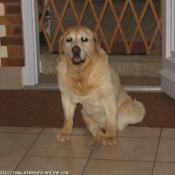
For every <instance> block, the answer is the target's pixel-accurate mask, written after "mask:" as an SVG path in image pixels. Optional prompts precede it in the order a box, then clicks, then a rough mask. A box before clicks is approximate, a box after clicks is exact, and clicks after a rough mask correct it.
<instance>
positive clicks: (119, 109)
mask: <svg viewBox="0 0 175 175" xmlns="http://www.w3.org/2000/svg"><path fill="white" fill-rule="evenodd" d="M59 44H60V48H59V52H60V55H59V63H58V66H57V71H58V85H59V88H60V90H61V99H62V105H63V110H64V115H65V122H64V127H63V130H62V132H61V133H60V134H59V135H58V136H57V140H58V141H60V142H65V141H69V139H70V134H71V130H72V127H73V116H74V111H75V108H76V104H77V103H81V104H82V106H83V109H82V115H83V119H84V121H85V123H86V126H87V128H88V129H89V130H90V131H91V133H92V135H93V137H94V139H93V140H92V142H91V143H90V147H91V148H92V149H95V148H96V147H98V146H99V145H100V144H101V143H102V144H103V145H105V146H112V145H114V144H115V143H116V138H115V133H116V130H117V129H119V130H122V129H124V128H125V127H126V126H127V125H128V124H134V123H138V122H141V121H142V120H143V118H144V115H145V109H144V106H143V104H142V103H141V102H138V101H136V100H135V101H133V100H132V99H131V98H130V97H129V96H128V94H127V93H126V92H125V90H124V89H123V87H122V85H121V84H120V80H119V77H118V74H117V73H116V72H115V70H114V69H113V68H112V67H111V65H110V64H109V60H108V55H107V54H106V53H105V51H104V50H103V49H102V48H101V47H100V42H99V40H98V38H97V35H96V34H95V33H93V32H92V31H90V30H89V29H88V28H86V27H83V26H74V27H71V28H69V29H68V30H67V31H66V32H65V33H64V34H63V35H62V36H61V38H60V41H59ZM104 130H105V132H103V131H104Z"/></svg>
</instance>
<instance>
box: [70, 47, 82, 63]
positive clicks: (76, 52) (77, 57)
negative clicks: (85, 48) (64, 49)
mask: <svg viewBox="0 0 175 175" xmlns="http://www.w3.org/2000/svg"><path fill="white" fill-rule="evenodd" d="M80 52H81V49H80V48H79V47H78V46H77V45H76V46H74V47H73V48H72V53H73V58H72V62H73V64H75V65H80V64H82V63H84V62H85V60H82V58H81V56H80Z"/></svg>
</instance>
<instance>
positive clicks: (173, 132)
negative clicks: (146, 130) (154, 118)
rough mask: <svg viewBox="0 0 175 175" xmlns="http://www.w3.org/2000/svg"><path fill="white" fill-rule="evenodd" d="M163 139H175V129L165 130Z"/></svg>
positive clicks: (162, 135)
mask: <svg viewBox="0 0 175 175" xmlns="http://www.w3.org/2000/svg"><path fill="white" fill-rule="evenodd" d="M161 137H162V138H174V139H175V128H163V129H162V134H161Z"/></svg>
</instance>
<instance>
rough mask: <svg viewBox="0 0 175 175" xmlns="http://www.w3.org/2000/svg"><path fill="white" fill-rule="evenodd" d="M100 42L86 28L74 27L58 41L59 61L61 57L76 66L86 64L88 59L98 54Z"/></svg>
mask: <svg viewBox="0 0 175 175" xmlns="http://www.w3.org/2000/svg"><path fill="white" fill-rule="evenodd" d="M99 50H100V42H99V40H98V38H97V35H96V34H95V33H93V32H92V31H91V30H89V29H88V28H86V27H83V26H74V27H71V28H69V29H68V30H67V31H65V33H64V34H63V35H62V36H61V38H60V41H59V53H60V56H59V59H60V60H61V59H62V57H63V55H64V56H65V57H67V58H68V59H70V60H71V61H72V63H73V64H74V65H76V66H79V65H82V64H83V63H85V62H86V59H88V57H92V56H93V54H98V53H99Z"/></svg>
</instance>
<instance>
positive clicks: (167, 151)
mask: <svg viewBox="0 0 175 175" xmlns="http://www.w3.org/2000/svg"><path fill="white" fill-rule="evenodd" d="M174 148H175V139H161V140H160V144H159V149H158V153H157V159H156V160H157V161H161V162H175V149H174Z"/></svg>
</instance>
